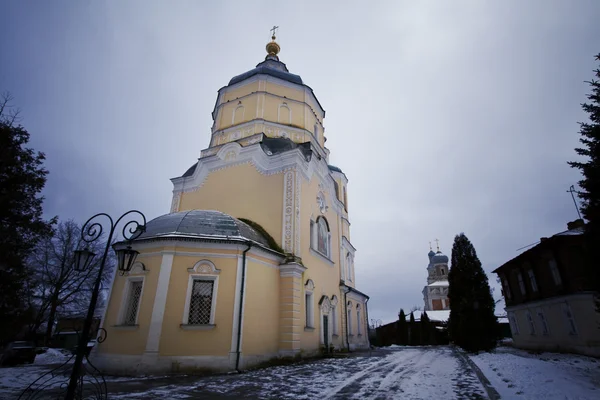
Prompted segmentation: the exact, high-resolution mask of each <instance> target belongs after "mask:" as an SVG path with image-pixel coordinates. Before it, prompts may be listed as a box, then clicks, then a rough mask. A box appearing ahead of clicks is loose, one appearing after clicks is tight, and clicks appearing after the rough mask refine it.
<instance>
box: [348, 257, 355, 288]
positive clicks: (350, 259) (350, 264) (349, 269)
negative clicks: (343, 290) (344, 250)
mask: <svg viewBox="0 0 600 400" xmlns="http://www.w3.org/2000/svg"><path fill="white" fill-rule="evenodd" d="M353 264H354V260H353V259H352V254H350V253H348V254H347V255H346V275H347V278H348V280H349V281H350V282H352V269H353Z"/></svg>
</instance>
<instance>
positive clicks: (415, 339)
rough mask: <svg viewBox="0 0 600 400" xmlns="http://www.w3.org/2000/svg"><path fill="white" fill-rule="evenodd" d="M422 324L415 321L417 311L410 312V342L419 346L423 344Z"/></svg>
mask: <svg viewBox="0 0 600 400" xmlns="http://www.w3.org/2000/svg"><path fill="white" fill-rule="evenodd" d="M420 333H421V332H420V326H419V325H417V323H416V322H415V313H414V312H411V313H410V322H409V324H408V344H409V345H411V346H418V345H419V344H421V338H420V336H421V335H420Z"/></svg>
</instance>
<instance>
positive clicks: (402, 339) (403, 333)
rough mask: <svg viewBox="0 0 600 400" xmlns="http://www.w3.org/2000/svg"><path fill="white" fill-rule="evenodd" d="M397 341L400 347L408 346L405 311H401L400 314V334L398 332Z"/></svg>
mask: <svg viewBox="0 0 600 400" xmlns="http://www.w3.org/2000/svg"><path fill="white" fill-rule="evenodd" d="M397 337H398V339H397V341H398V344H400V345H407V344H408V331H407V326H406V314H404V310H403V309H400V314H398V332H397Z"/></svg>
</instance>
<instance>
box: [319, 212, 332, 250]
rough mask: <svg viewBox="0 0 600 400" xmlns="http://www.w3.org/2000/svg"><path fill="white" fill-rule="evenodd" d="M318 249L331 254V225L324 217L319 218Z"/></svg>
mask: <svg viewBox="0 0 600 400" xmlns="http://www.w3.org/2000/svg"><path fill="white" fill-rule="evenodd" d="M317 250H319V251H320V252H321V253H323V254H325V255H326V256H329V227H328V226H327V221H325V218H323V217H320V218H319V219H317Z"/></svg>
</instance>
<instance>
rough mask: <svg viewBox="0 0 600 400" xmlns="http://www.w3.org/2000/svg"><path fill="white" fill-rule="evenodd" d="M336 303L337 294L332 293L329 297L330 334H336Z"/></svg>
mask: <svg viewBox="0 0 600 400" xmlns="http://www.w3.org/2000/svg"><path fill="white" fill-rule="evenodd" d="M337 304H338V298H337V296H336V295H335V294H334V295H333V296H332V297H331V323H332V325H331V326H332V329H331V330H332V334H333V335H337V334H338V321H337Z"/></svg>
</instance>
